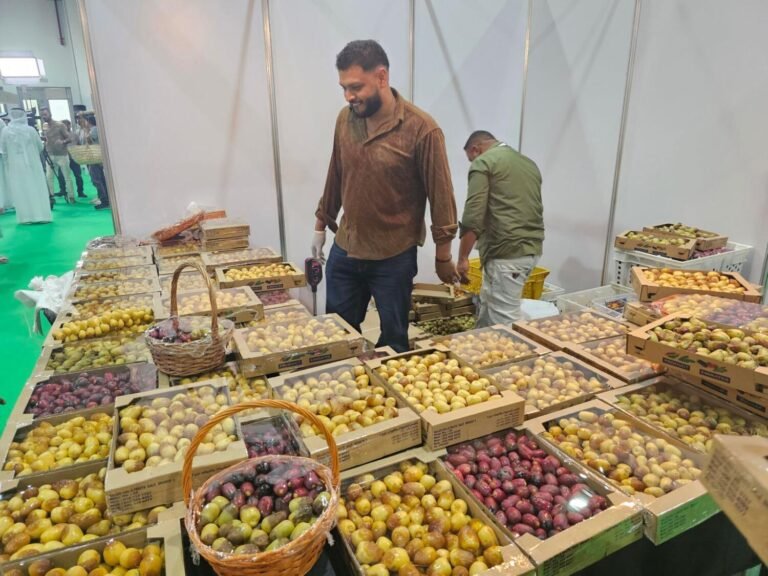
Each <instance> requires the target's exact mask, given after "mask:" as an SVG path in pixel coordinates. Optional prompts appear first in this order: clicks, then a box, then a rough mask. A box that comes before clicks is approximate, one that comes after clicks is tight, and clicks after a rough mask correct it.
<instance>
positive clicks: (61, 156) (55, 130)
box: [40, 108, 75, 204]
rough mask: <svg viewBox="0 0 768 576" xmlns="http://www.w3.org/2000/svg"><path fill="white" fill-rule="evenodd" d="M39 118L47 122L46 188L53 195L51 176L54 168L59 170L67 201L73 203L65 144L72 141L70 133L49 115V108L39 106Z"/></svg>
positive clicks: (53, 174)
mask: <svg viewBox="0 0 768 576" xmlns="http://www.w3.org/2000/svg"><path fill="white" fill-rule="evenodd" d="M40 118H41V119H42V121H43V122H44V123H45V124H48V129H47V130H46V131H45V150H46V152H47V153H48V158H49V159H50V163H47V169H46V172H47V174H48V190H49V191H50V193H51V195H53V193H54V191H55V190H54V188H53V177H54V176H55V170H56V169H58V170H60V171H61V174H62V175H63V177H64V186H65V191H66V194H67V202H69V203H72V204H74V202H75V195H74V191H73V189H72V188H73V186H72V173H71V172H70V170H69V152H67V146H68V145H69V143H70V142H72V134H71V133H70V132H68V131H67V128H66V126H64V124H62V123H61V122H57V121H56V120H54V119H53V118H52V117H51V111H50V109H48V108H41V109H40Z"/></svg>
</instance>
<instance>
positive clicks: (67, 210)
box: [0, 170, 114, 430]
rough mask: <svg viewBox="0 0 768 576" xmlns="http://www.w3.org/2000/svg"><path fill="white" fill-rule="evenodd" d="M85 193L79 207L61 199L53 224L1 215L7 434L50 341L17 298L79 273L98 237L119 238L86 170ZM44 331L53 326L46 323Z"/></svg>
mask: <svg viewBox="0 0 768 576" xmlns="http://www.w3.org/2000/svg"><path fill="white" fill-rule="evenodd" d="M83 180H84V184H85V190H84V191H85V193H86V194H87V195H88V198H79V199H78V201H77V203H76V204H75V205H67V204H65V202H64V199H63V198H57V199H56V205H55V207H54V209H53V222H52V223H51V224H28V225H19V224H16V215H15V214H14V213H13V212H10V213H8V214H3V215H0V230H2V233H3V237H2V238H0V254H1V255H4V256H7V257H8V263H7V264H3V265H0V302H1V303H2V304H0V343H1V344H0V345H1V346H2V352H1V353H0V361H1V362H2V368H3V379H2V387H1V388H0V397H2V398H3V400H5V405H4V406H0V425H2V429H3V430H4V429H5V426H6V423H7V421H8V416H9V415H10V413H11V412H12V411H13V407H14V404H15V403H16V399H17V398H18V396H19V392H20V391H21V389H22V387H23V386H24V384H25V382H26V381H27V379H28V378H29V376H30V374H31V372H32V369H33V367H34V365H35V363H36V362H37V359H38V357H39V355H40V346H41V345H42V342H43V340H44V336H42V335H39V334H32V323H33V320H34V318H33V311H32V309H31V308H26V307H24V306H23V305H22V304H21V303H20V302H19V301H18V300H16V299H15V298H14V296H13V294H14V292H16V290H23V289H26V288H27V286H28V284H29V281H30V280H31V279H32V278H33V277H34V276H43V277H45V276H49V275H51V274H53V275H56V276H58V275H61V274H63V273H65V272H66V271H68V270H71V269H72V268H74V265H75V262H77V260H78V259H79V256H80V253H81V252H82V251H83V247H84V246H85V244H86V242H88V240H90V239H91V238H93V237H94V236H105V235H110V234H113V233H114V228H113V225H112V212H111V211H110V210H94V208H93V206H92V205H91V204H90V201H91V200H93V199H94V198H95V197H96V189H95V188H94V187H93V185H92V184H91V181H90V179H89V178H88V175H87V172H86V171H85V170H83ZM43 326H44V329H45V330H47V329H48V328H49V325H48V323H47V321H45V320H44V319H43Z"/></svg>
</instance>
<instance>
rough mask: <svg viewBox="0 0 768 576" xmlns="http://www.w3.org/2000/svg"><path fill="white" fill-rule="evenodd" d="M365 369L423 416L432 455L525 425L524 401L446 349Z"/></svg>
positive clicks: (384, 361)
mask: <svg viewBox="0 0 768 576" xmlns="http://www.w3.org/2000/svg"><path fill="white" fill-rule="evenodd" d="M365 364H366V365H367V366H368V368H369V369H370V373H371V375H372V376H373V378H374V379H375V380H376V381H379V382H381V383H383V384H384V385H385V386H386V387H387V388H388V389H389V390H390V391H391V392H392V393H393V394H394V395H395V396H396V397H397V398H399V399H400V401H401V402H402V403H403V404H404V405H406V406H410V407H411V408H412V409H413V410H414V411H415V412H416V413H417V414H418V415H419V417H420V418H421V419H422V429H423V432H424V440H425V443H426V445H427V446H428V447H429V449H430V450H439V449H440V448H445V447H446V446H449V445H451V444H455V443H456V442H457V441H463V440H472V439H473V438H477V437H479V436H483V435H484V434H487V433H488V432H489V431H496V430H504V429H505V428H509V427H510V426H517V425H519V424H522V422H523V417H524V416H523V412H524V409H525V401H524V400H523V398H521V397H520V396H519V395H517V394H516V393H514V392H511V391H509V390H501V389H500V387H499V386H498V384H497V382H496V381H495V379H494V378H493V377H492V376H486V375H483V374H481V373H479V372H477V371H476V370H474V369H473V368H472V367H470V366H468V365H466V364H465V363H464V362H463V361H461V360H460V359H458V358H456V357H455V356H454V355H453V353H452V352H450V351H448V350H446V349H444V348H433V349H426V350H417V351H415V352H414V353H406V354H400V355H397V356H391V357H386V358H380V359H375V360H368V361H366V363H365Z"/></svg>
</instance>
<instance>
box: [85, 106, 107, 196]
mask: <svg viewBox="0 0 768 576" xmlns="http://www.w3.org/2000/svg"><path fill="white" fill-rule="evenodd" d="M85 118H86V120H87V122H88V135H87V137H86V142H87V143H88V144H98V143H99V128H98V126H96V116H95V115H94V114H88V115H86V117H85ZM88 173H89V174H90V175H91V181H92V182H93V185H94V186H95V187H96V192H97V193H98V196H99V200H100V202H99V203H98V204H97V205H96V210H106V209H108V208H110V204H109V194H108V193H107V179H106V177H105V176H104V166H103V165H102V164H91V165H89V166H88Z"/></svg>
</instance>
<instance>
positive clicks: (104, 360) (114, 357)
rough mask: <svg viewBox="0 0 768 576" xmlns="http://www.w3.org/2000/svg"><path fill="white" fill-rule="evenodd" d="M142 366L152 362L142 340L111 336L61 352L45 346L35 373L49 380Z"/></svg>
mask: <svg viewBox="0 0 768 576" xmlns="http://www.w3.org/2000/svg"><path fill="white" fill-rule="evenodd" d="M140 362H152V355H151V354H150V352H149V348H147V345H146V344H145V343H144V342H143V336H139V337H137V336H136V335H128V336H110V337H108V338H97V339H94V340H85V341H82V342H72V343H69V344H64V346H62V347H61V348H58V347H53V346H45V347H44V348H43V351H42V353H41V354H40V359H39V360H38V362H37V364H36V365H35V368H34V369H33V372H32V373H33V375H35V376H50V375H53V374H69V373H73V372H85V371H87V370H92V369H94V368H106V367H108V366H122V365H125V364H135V363H140Z"/></svg>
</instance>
